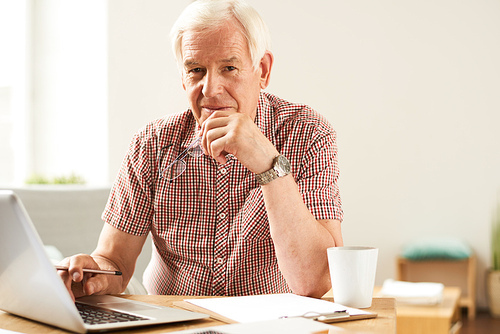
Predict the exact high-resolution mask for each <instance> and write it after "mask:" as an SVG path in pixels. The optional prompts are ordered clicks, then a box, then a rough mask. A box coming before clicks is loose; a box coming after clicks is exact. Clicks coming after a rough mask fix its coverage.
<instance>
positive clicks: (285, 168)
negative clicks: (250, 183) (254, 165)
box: [255, 154, 292, 186]
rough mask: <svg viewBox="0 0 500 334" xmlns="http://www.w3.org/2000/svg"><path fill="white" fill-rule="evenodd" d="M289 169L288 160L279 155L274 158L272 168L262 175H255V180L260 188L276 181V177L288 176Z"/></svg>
mask: <svg viewBox="0 0 500 334" xmlns="http://www.w3.org/2000/svg"><path fill="white" fill-rule="evenodd" d="M291 169H292V168H291V166H290V162H289V161H288V159H287V158H285V157H284V156H282V155H281V154H280V155H277V156H275V157H274V159H273V167H272V168H271V169H270V170H268V171H265V172H264V173H260V174H255V179H256V180H257V182H259V184H260V185H261V186H262V185H264V184H268V183H269V182H271V181H272V180H275V179H277V178H278V177H283V176H285V175H288V174H290V171H291Z"/></svg>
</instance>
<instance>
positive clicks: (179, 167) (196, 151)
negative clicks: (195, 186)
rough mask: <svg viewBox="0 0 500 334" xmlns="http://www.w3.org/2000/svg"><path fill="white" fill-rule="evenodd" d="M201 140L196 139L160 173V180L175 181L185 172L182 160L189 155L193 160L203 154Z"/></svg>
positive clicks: (184, 163) (184, 164)
mask: <svg viewBox="0 0 500 334" xmlns="http://www.w3.org/2000/svg"><path fill="white" fill-rule="evenodd" d="M200 140H201V138H200V137H198V138H196V139H195V140H194V141H193V142H192V143H191V144H190V145H189V146H188V147H187V148H186V149H185V150H184V151H182V153H181V154H179V155H178V156H177V158H175V160H174V162H172V163H171V164H170V165H168V166H167V167H166V168H165V169H163V170H161V171H160V178H165V179H167V180H170V181H172V180H175V179H176V178H178V177H179V176H181V175H182V173H184V172H185V171H186V162H185V161H184V159H185V158H186V157H187V156H188V155H190V156H192V157H193V158H198V157H199V156H200V155H202V154H203V150H202V149H201V145H200Z"/></svg>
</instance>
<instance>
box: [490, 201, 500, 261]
mask: <svg viewBox="0 0 500 334" xmlns="http://www.w3.org/2000/svg"><path fill="white" fill-rule="evenodd" d="M491 255H492V267H493V270H495V271H496V270H500V203H499V204H498V205H497V208H496V212H495V214H494V215H493V223H492V226H491Z"/></svg>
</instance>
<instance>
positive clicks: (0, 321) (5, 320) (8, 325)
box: [0, 295, 396, 334]
mask: <svg viewBox="0 0 500 334" xmlns="http://www.w3.org/2000/svg"><path fill="white" fill-rule="evenodd" d="M120 297H123V298H129V299H134V300H139V301H143V302H146V303H151V304H157V305H162V306H172V303H173V302H175V301H181V300H184V299H187V298H193V297H186V296H144V295H121V296H120ZM195 298H196V297H195ZM200 298H203V297H200ZM325 299H326V300H331V298H325ZM395 307H396V303H395V300H394V299H392V298H374V299H373V303H372V307H371V308H368V309H365V310H366V311H368V312H374V313H377V314H378V317H377V318H374V319H366V320H355V321H347V322H340V323H335V324H334V325H335V326H339V327H342V328H344V329H346V330H348V332H346V334H347V333H350V332H351V331H356V332H358V331H360V332H363V333H380V334H392V333H396V310H395ZM223 324H224V323H223V322H221V321H218V320H214V319H207V320H196V321H191V322H185V323H176V324H168V325H159V326H151V327H141V328H136V329H130V330H127V331H121V332H118V331H113V332H110V333H167V332H174V331H180V330H185V329H193V328H202V327H210V326H217V325H223ZM0 328H1V329H7V330H11V331H17V332H22V333H26V334H39V333H47V334H62V333H68V332H66V331H63V330H61V329H58V328H54V327H50V326H46V325H43V324H40V323H37V322H33V321H29V320H25V319H23V318H20V317H16V316H13V315H10V314H8V313H5V312H3V311H0Z"/></svg>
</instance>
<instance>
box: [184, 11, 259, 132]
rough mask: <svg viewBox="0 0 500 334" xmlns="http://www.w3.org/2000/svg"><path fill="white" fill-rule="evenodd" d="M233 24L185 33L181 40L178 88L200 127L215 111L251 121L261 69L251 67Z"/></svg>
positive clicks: (239, 35)
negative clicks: (241, 115)
mask: <svg viewBox="0 0 500 334" xmlns="http://www.w3.org/2000/svg"><path fill="white" fill-rule="evenodd" d="M240 29H241V28H240V26H239V25H238V24H237V23H236V22H232V21H231V22H227V23H225V24H224V25H223V26H220V27H218V28H216V29H211V30H209V31H203V32H200V31H187V32H185V34H184V36H183V38H182V56H183V71H182V86H183V87H184V89H185V90H186V93H187V96H188V100H189V103H190V106H191V110H192V113H193V115H194V117H195V118H196V120H197V122H198V124H199V125H201V124H202V123H203V122H204V121H205V120H206V119H207V118H208V117H209V116H210V114H211V113H212V112H214V111H215V110H230V111H234V112H240V113H245V114H247V115H249V116H250V117H251V118H252V119H255V115H256V109H257V103H258V99H259V92H260V89H261V88H265V85H266V83H264V81H263V80H262V79H261V73H262V68H261V66H258V68H257V70H254V68H253V67H252V59H251V57H250V52H249V50H248V46H247V43H246V39H245V37H244V36H243V34H242V33H241V31H240Z"/></svg>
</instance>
